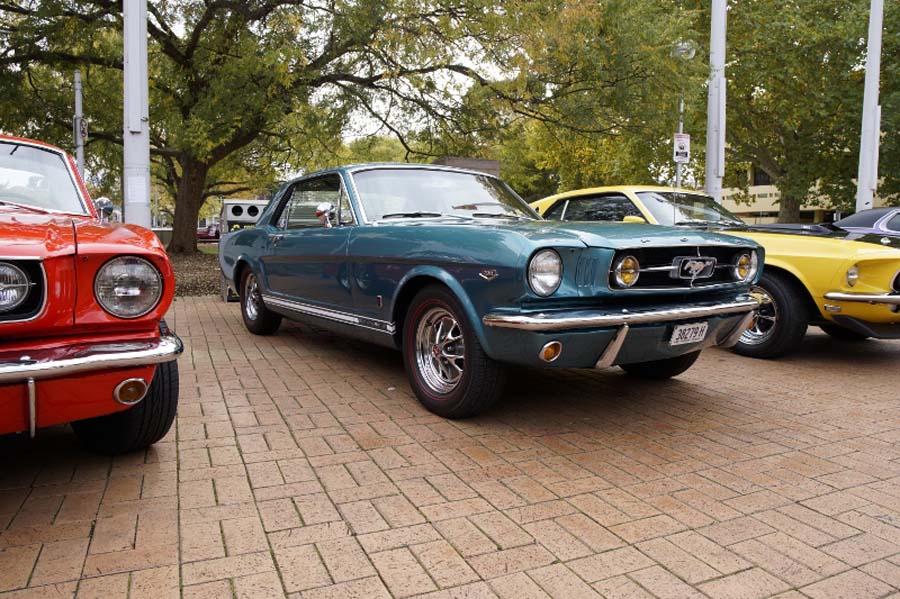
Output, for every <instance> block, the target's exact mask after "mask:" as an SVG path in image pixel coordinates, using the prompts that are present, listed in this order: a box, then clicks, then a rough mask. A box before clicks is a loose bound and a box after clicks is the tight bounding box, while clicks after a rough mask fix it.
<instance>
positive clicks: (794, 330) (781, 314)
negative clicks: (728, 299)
mask: <svg viewBox="0 0 900 599" xmlns="http://www.w3.org/2000/svg"><path fill="white" fill-rule="evenodd" d="M750 294H751V295H752V296H754V297H756V298H757V299H758V300H759V301H760V305H759V308H758V309H757V312H756V319H755V321H754V322H753V324H752V325H751V326H750V328H749V329H747V330H746V331H744V334H743V335H741V338H740V340H739V341H738V342H737V345H735V346H734V351H735V352H736V353H738V354H741V355H742V356H750V357H751V358H777V357H779V356H783V355H784V354H787V353H789V352H791V351H793V350H795V349H797V347H798V346H799V345H800V343H801V342H802V341H803V337H804V336H805V335H806V329H807V326H808V321H809V317H808V313H807V309H806V302H807V300H806V297H805V296H806V290H805V289H803V287H801V286H800V284H799V283H797V282H796V281H794V280H793V279H790V278H788V277H786V276H784V275H782V274H780V273H777V272H776V273H769V272H763V274H762V277H760V279H759V283H757V284H756V285H755V286H754V287H753V288H752V289H751V291H750Z"/></svg>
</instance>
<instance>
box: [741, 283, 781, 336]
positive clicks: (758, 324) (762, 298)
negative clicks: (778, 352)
mask: <svg viewBox="0 0 900 599" xmlns="http://www.w3.org/2000/svg"><path fill="white" fill-rule="evenodd" d="M750 295H751V296H752V297H754V298H756V299H757V300H759V308H758V309H757V310H756V319H755V320H754V321H753V325H751V326H750V328H749V329H747V330H746V331H744V334H743V335H741V343H744V344H746V345H759V344H760V343H765V342H766V341H768V340H769V339H771V338H772V335H774V334H775V327H776V326H777V325H778V306H776V305H775V301H774V300H773V299H772V296H771V295H769V293H768V292H767V291H766V290H765V289H763V288H762V287H755V286H754V287H752V288H751V289H750Z"/></svg>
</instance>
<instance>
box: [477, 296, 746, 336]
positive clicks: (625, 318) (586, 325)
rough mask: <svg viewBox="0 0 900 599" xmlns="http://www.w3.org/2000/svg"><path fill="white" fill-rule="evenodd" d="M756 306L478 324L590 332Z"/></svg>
mask: <svg viewBox="0 0 900 599" xmlns="http://www.w3.org/2000/svg"><path fill="white" fill-rule="evenodd" d="M758 306H759V302H758V301H756V300H755V299H750V298H748V299H743V300H735V301H733V302H723V303H719V304H713V305H707V306H691V307H687V308H670V309H667V310H648V311H646V312H629V311H628V310H625V309H623V310H622V311H620V312H601V311H599V310H596V311H585V312H586V314H585V315H583V316H553V315H550V314H544V313H540V314H537V315H536V316H528V315H522V314H509V315H507V314H487V315H486V316H485V317H484V318H483V319H482V322H483V323H484V324H485V325H486V326H489V327H500V328H506V329H520V330H523V331H559V330H565V329H591V328H599V327H616V326H622V325H625V324H629V325H636V324H652V323H660V322H670V321H673V320H687V319H691V318H705V317H708V316H719V315H722V314H739V313H743V312H752V311H753V310H755V309H756V308H757V307H758Z"/></svg>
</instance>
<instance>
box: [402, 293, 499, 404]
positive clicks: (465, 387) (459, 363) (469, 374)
mask: <svg viewBox="0 0 900 599" xmlns="http://www.w3.org/2000/svg"><path fill="white" fill-rule="evenodd" d="M403 363H404V366H405V367H406V375H407V377H408V378H409V384H410V386H411V387H412V390H413V393H415V394H416V397H417V398H418V399H419V401H420V402H421V403H422V405H423V406H425V407H426V408H427V409H428V410H429V411H431V412H434V413H435V414H438V415H440V416H444V417H445V418H466V417H468V416H474V415H476V414H480V413H481V412H484V411H485V410H487V409H489V408H490V407H491V406H493V405H494V404H495V403H496V402H497V400H498V399H499V398H500V394H501V393H502V391H503V384H504V382H505V373H504V371H503V368H502V367H501V365H500V364H498V363H497V362H495V361H494V360H492V359H491V358H490V357H489V356H488V355H487V354H486V353H485V352H484V349H483V348H482V347H481V344H480V343H479V342H478V337H477V336H476V335H475V332H474V330H473V328H472V325H471V323H469V320H468V319H467V318H466V315H465V312H464V311H463V309H462V306H461V305H460V303H459V301H458V300H457V299H456V297H455V296H454V295H453V294H452V293H451V292H450V291H449V290H447V289H446V288H444V287H441V286H437V285H435V286H431V287H426V288H425V289H423V290H422V291H420V292H419V293H418V294H417V295H416V296H415V297H414V298H413V300H412V303H411V304H410V308H409V312H408V313H407V315H406V318H405V319H404V322H403Z"/></svg>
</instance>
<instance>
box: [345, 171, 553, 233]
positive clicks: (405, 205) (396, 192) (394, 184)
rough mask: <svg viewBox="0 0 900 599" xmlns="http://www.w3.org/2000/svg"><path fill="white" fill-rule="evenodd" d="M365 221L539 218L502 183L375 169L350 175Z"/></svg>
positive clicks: (468, 176) (482, 177)
mask: <svg viewBox="0 0 900 599" xmlns="http://www.w3.org/2000/svg"><path fill="white" fill-rule="evenodd" d="M353 181H354V183H355V185H356V191H357V192H358V195H359V202H360V203H361V204H362V207H363V210H364V212H365V215H366V219H367V220H369V221H378V220H387V219H394V218H438V217H457V218H495V217H496V218H512V219H529V220H530V219H534V218H537V217H536V215H535V213H534V212H532V211H531V209H530V208H529V207H528V205H527V204H526V203H525V202H524V201H523V200H522V199H521V198H520V197H519V196H518V195H516V193H515V192H514V191H513V190H512V189H510V188H509V187H508V186H507V185H506V184H505V183H503V182H502V181H500V180H499V179H497V178H496V177H491V176H488V175H479V174H475V173H463V172H456V171H443V170H439V169H428V168H419V169H415V168H378V169H372V170H366V171H361V172H357V173H354V174H353Z"/></svg>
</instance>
